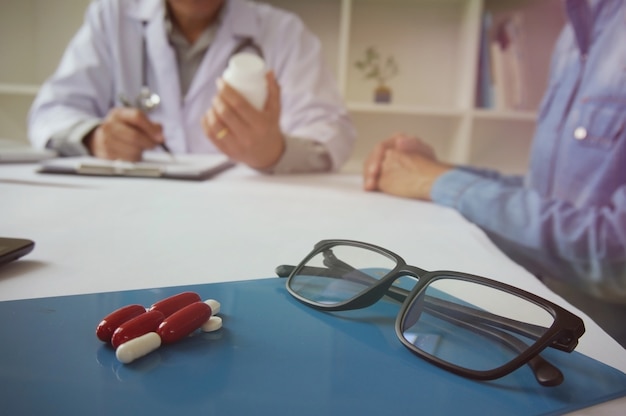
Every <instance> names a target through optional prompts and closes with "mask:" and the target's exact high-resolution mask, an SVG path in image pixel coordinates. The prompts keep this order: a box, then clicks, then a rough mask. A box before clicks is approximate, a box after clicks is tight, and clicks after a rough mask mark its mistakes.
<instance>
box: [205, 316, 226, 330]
mask: <svg viewBox="0 0 626 416" xmlns="http://www.w3.org/2000/svg"><path fill="white" fill-rule="evenodd" d="M221 327H222V318H220V317H219V316H212V317H210V318H209V319H208V320H207V321H206V322H205V323H203V324H202V326H201V327H200V329H201V330H202V331H203V332H213V331H217V330H218V329H220V328H221Z"/></svg>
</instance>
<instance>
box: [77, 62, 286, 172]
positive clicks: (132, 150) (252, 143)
mask: <svg viewBox="0 0 626 416" xmlns="http://www.w3.org/2000/svg"><path fill="white" fill-rule="evenodd" d="M266 79H267V85H268V95H267V100H266V102H265V107H264V108H263V109H262V110H261V111H259V110H257V109H256V108H254V107H253V106H252V105H251V104H250V103H249V102H248V101H247V100H246V99H245V98H244V97H242V96H241V95H240V94H239V93H238V92H237V91H235V90H234V89H233V88H231V87H230V86H229V85H228V84H226V83H225V82H224V81H223V80H221V79H218V80H217V85H218V93H217V94H216V96H215V98H214V99H213V103H212V106H211V108H210V109H209V110H207V111H206V113H205V114H204V116H203V117H202V120H200V123H201V124H202V128H203V130H204V133H205V135H206V136H207V138H208V140H211V141H212V142H213V144H214V145H215V147H217V148H218V149H219V150H220V151H221V152H222V153H224V154H225V155H227V156H228V157H229V158H231V159H232V160H235V161H238V162H241V163H245V164H247V165H248V166H250V167H252V168H255V169H265V168H269V167H271V166H273V165H274V164H276V162H277V161H278V160H279V159H280V157H281V156H282V154H283V152H284V149H285V139H284V136H283V135H282V132H281V130H280V124H279V122H280V112H281V103H280V87H279V85H278V83H277V81H276V78H275V76H274V74H273V72H272V71H270V72H268V73H267V74H266ZM218 133H220V134H218ZM164 140H165V138H164V137H163V128H162V126H161V125H160V124H159V123H154V122H152V121H151V120H150V119H149V118H148V116H147V115H146V114H145V113H143V112H142V111H141V110H138V109H135V108H117V107H116V108H113V109H111V111H109V113H108V115H107V117H106V118H105V119H104V121H103V122H102V124H100V125H99V126H98V127H96V128H95V129H94V130H93V131H92V132H91V133H90V134H89V135H88V136H87V137H86V138H85V141H84V142H85V145H86V146H87V148H88V149H89V151H90V153H91V154H92V155H94V156H96V157H100V158H103V159H112V160H114V159H120V160H128V161H139V160H141V156H142V153H143V151H144V150H149V149H153V148H154V147H156V146H158V145H159V144H160V143H163V142H164Z"/></svg>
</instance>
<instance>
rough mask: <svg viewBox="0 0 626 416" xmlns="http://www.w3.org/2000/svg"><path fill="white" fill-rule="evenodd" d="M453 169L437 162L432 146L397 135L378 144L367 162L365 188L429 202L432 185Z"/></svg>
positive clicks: (415, 139)
mask: <svg viewBox="0 0 626 416" xmlns="http://www.w3.org/2000/svg"><path fill="white" fill-rule="evenodd" d="M452 168H453V166H451V165H447V164H444V163H441V162H439V161H437V158H436V156H435V152H434V151H433V149H432V147H430V146H429V145H428V144H426V143H424V142H422V141H421V140H420V139H418V138H416V137H411V136H406V135H404V134H396V135H394V136H392V137H390V138H388V139H386V140H384V141H383V142H381V143H379V144H378V145H377V146H376V147H375V148H374V149H373V150H372V152H371V153H370V154H369V156H368V158H367V159H366V161H365V164H364V166H363V179H364V188H365V190H367V191H375V190H380V191H382V192H385V193H388V194H391V195H395V196H400V197H405V198H416V199H423V200H430V199H431V198H430V193H431V189H432V185H433V184H434V183H435V181H436V180H437V179H438V178H439V176H441V175H442V174H444V173H445V172H447V171H449V170H450V169H452Z"/></svg>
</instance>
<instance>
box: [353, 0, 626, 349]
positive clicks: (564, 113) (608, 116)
mask: <svg viewBox="0 0 626 416" xmlns="http://www.w3.org/2000/svg"><path fill="white" fill-rule="evenodd" d="M564 5H565V9H566V11H567V14H568V17H569V23H568V24H567V25H566V27H565V28H564V30H563V32H562V34H561V36H560V38H559V40H558V42H557V45H556V49H555V52H554V55H553V58H552V66H551V75H550V81H549V85H548V88H547V91H546V94H545V97H544V100H543V103H542V107H541V109H540V110H539V118H538V122H537V126H536V131H535V137H534V139H533V146H532V151H531V161H530V167H529V171H528V173H527V174H526V175H525V176H524V177H517V176H505V175H501V174H499V173H497V172H493V171H488V170H482V169H478V168H472V167H466V166H452V165H449V164H446V163H443V162H441V161H439V160H437V158H436V157H435V154H434V152H433V151H432V149H431V148H430V147H429V146H428V145H426V144H425V143H423V142H422V141H421V140H420V139H418V138H416V137H410V136H407V135H403V134H398V135H395V136H392V137H390V138H388V139H387V140H385V141H383V142H382V143H380V144H378V145H377V146H376V147H375V148H374V149H373V150H372V152H371V154H370V155H369V157H368V159H367V161H366V163H365V166H364V187H365V189H366V190H369V191H374V190H379V191H382V192H385V193H388V194H392V195H397V196H402V197H407V198H416V199H422V200H431V201H433V202H435V203H437V204H441V205H444V206H448V207H452V208H454V209H456V210H457V211H459V212H460V213H461V214H462V215H463V216H464V217H465V218H467V219H468V220H470V221H472V222H473V223H475V224H477V225H478V226H480V227H481V228H482V229H483V230H484V231H485V232H486V233H487V235H488V236H489V237H490V238H491V239H492V240H493V241H494V242H495V243H496V244H497V245H498V247H500V248H501V249H502V250H503V251H504V252H505V253H506V254H507V255H509V256H510V257H511V258H512V259H514V260H515V261H517V262H518V263H519V264H521V265H523V266H524V267H525V268H527V269H528V270H529V271H531V272H532V273H534V274H535V275H536V276H538V277H539V278H540V279H542V280H543V281H544V282H545V283H546V285H547V286H549V287H550V288H552V289H553V290H554V291H555V292H557V293H558V294H560V295H562V296H563V297H564V298H566V299H567V300H568V301H569V302H570V303H572V304H573V305H574V306H576V307H578V308H579V309H581V310H583V311H584V312H586V313H587V314H588V315H589V316H590V317H591V318H593V319H594V320H595V321H596V322H597V323H598V324H599V325H600V326H601V327H603V328H604V329H605V331H607V332H608V333H609V334H610V335H612V336H613V337H614V338H615V339H616V340H617V341H618V342H620V343H621V344H622V345H623V346H626V325H624V320H625V319H626V83H625V82H624V80H625V79H626V78H625V76H626V72H625V68H626V48H624V47H623V46H622V43H623V39H624V38H625V37H626V19H624V16H626V2H624V1H621V0H600V1H595V0H594V1H586V0H566V1H565V2H564ZM503 140H506V138H503Z"/></svg>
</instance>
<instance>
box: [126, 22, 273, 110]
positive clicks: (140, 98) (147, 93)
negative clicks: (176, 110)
mask: <svg viewBox="0 0 626 416" xmlns="http://www.w3.org/2000/svg"><path fill="white" fill-rule="evenodd" d="M142 23H143V35H142V37H141V88H140V90H139V94H137V96H136V97H135V102H131V101H129V100H128V98H127V97H126V95H125V94H123V93H120V94H119V100H120V102H121V103H122V104H123V105H124V107H134V108H138V109H140V110H141V111H143V112H144V113H150V112H151V111H153V110H155V109H156V108H157V107H159V105H160V104H161V97H160V96H159V94H157V93H156V92H154V91H152V90H151V89H150V87H148V48H147V47H146V36H145V28H146V24H147V22H146V21H144V22H142ZM245 49H251V50H253V51H254V53H256V54H257V55H259V56H260V57H261V58H263V50H262V49H261V47H260V46H259V45H258V44H257V43H256V42H254V40H253V39H252V38H251V37H245V38H243V39H242V40H241V41H239V43H238V44H237V47H236V48H235V49H234V50H233V51H232V52H231V54H230V56H233V55H236V54H238V53H239V52H242V51H244V50H245Z"/></svg>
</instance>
